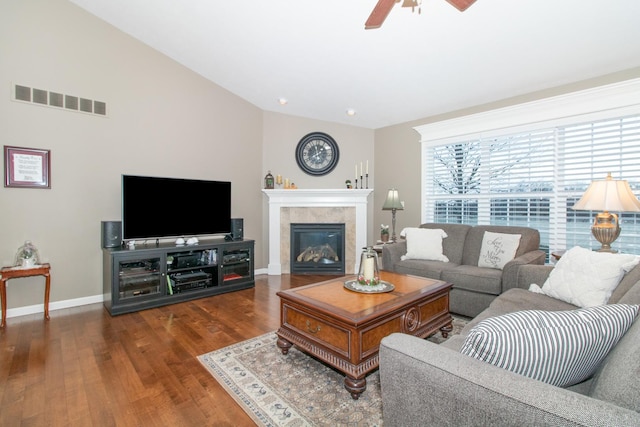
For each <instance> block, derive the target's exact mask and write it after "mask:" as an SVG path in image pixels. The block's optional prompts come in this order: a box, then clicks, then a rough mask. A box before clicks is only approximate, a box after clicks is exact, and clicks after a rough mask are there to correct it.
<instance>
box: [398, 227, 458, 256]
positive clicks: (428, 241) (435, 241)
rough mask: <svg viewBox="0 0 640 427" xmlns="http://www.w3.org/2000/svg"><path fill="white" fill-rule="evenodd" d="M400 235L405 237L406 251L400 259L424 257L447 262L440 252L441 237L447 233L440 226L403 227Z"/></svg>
mask: <svg viewBox="0 0 640 427" xmlns="http://www.w3.org/2000/svg"><path fill="white" fill-rule="evenodd" d="M400 236H402V237H405V238H406V239H407V253H406V254H405V255H402V256H401V257H400V259H402V260H406V259H424V260H432V261H443V262H449V258H447V257H446V256H445V255H444V254H443V253H442V239H444V238H445V237H447V233H445V232H444V230H442V229H440V228H435V229H430V228H411V227H408V228H405V229H403V230H402V231H401V232H400Z"/></svg>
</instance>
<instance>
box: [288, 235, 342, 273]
mask: <svg viewBox="0 0 640 427" xmlns="http://www.w3.org/2000/svg"><path fill="white" fill-rule="evenodd" d="M290 227H291V231H290V235H291V245H290V248H291V256H290V262H291V267H290V269H291V274H344V273H345V262H344V258H345V244H344V242H345V225H344V223H341V224H330V223H304V224H299V223H292V224H291V225H290Z"/></svg>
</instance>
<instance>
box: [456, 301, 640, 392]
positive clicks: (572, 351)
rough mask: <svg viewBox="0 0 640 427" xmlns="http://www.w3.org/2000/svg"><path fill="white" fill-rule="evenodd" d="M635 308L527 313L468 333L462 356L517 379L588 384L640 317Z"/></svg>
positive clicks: (490, 322) (496, 320)
mask: <svg viewBox="0 0 640 427" xmlns="http://www.w3.org/2000/svg"><path fill="white" fill-rule="evenodd" d="M638 307H639V306H637V305H627V304H611V305H602V306H597V307H589V308H582V309H578V310H572V311H555V312H553V311H541V310H528V311H518V312H515V313H509V314H505V315H503V316H497V317H492V318H489V319H485V320H483V321H481V322H480V323H478V324H477V325H476V326H475V327H473V328H472V329H471V331H469V335H468V336H467V338H466V339H465V342H464V344H463V345H462V348H461V350H460V352H461V353H463V354H466V355H468V356H471V357H474V358H476V359H479V360H483V361H485V362H487V363H490V364H492V365H495V366H498V367H500V368H504V369H507V370H509V371H512V372H515V373H517V374H520V375H524V376H527V377H530V378H533V379H536V380H540V381H544V382H546V383H549V384H552V385H556V386H559V387H568V386H570V385H573V384H577V383H579V382H582V381H584V380H586V379H588V378H590V377H591V376H592V375H593V374H594V373H595V371H596V369H597V368H598V366H599V365H600V363H601V362H602V360H603V359H604V358H605V357H606V356H607V354H608V353H609V351H610V350H611V349H612V348H613V347H614V346H615V345H616V344H617V342H618V340H619V339H620V338H621V337H622V336H623V335H624V334H625V332H626V331H627V329H629V327H630V326H631V324H632V323H633V321H634V319H635V317H636V315H637V314H638Z"/></svg>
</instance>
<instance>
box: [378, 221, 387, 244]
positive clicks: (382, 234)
mask: <svg viewBox="0 0 640 427" xmlns="http://www.w3.org/2000/svg"><path fill="white" fill-rule="evenodd" d="M380 240H382V241H383V242H385V243H386V242H388V241H389V226H388V225H384V224H380Z"/></svg>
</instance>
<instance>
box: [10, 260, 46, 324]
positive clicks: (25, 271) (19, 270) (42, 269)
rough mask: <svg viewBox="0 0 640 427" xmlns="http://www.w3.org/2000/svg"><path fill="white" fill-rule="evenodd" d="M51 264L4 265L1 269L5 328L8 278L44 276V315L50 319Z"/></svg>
mask: <svg viewBox="0 0 640 427" xmlns="http://www.w3.org/2000/svg"><path fill="white" fill-rule="evenodd" d="M50 268H51V266H50V265H49V264H40V265H34V266H33V267H2V270H0V275H1V276H2V277H0V298H1V299H2V324H0V328H4V325H5V324H6V321H7V280H9V279H15V278H18V277H31V276H44V278H45V287H44V317H45V319H47V320H49V289H50V286H51V276H50V274H49V269H50Z"/></svg>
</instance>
